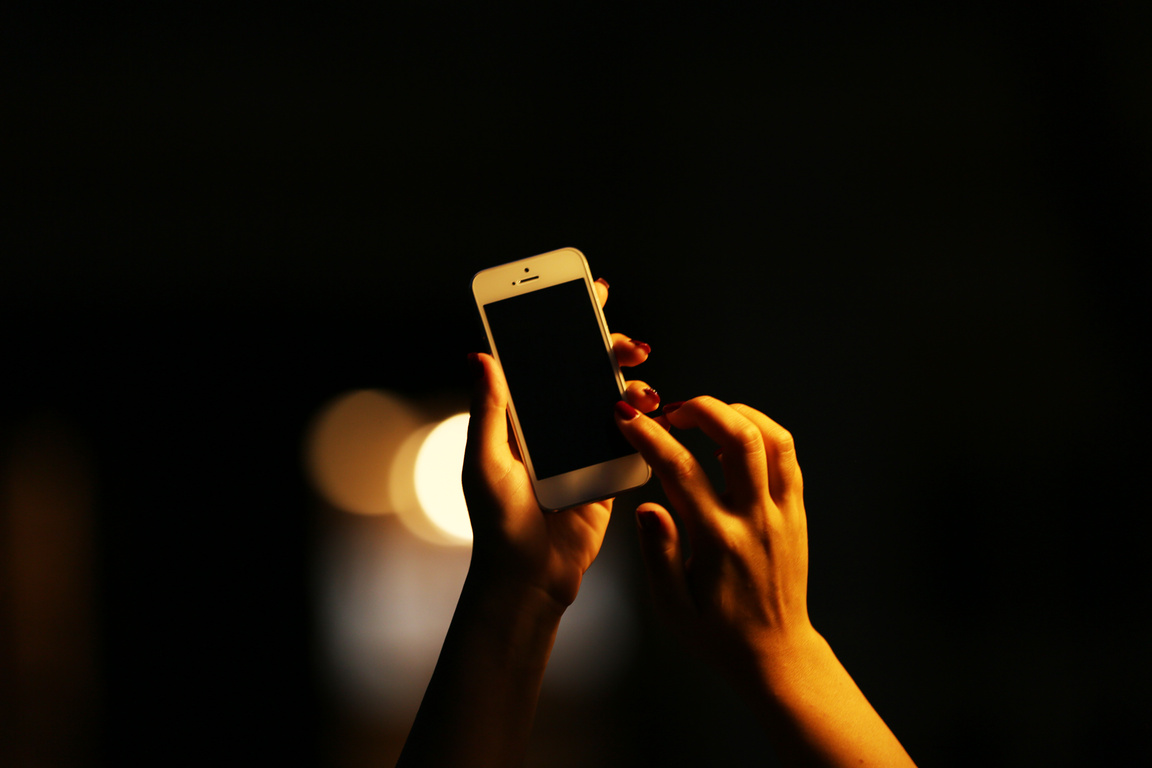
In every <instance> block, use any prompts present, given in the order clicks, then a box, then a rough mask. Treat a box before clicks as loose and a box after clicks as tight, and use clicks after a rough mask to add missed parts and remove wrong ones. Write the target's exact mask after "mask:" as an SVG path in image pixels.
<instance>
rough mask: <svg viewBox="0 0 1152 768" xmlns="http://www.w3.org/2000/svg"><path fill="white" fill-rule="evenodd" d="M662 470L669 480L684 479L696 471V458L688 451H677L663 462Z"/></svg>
mask: <svg viewBox="0 0 1152 768" xmlns="http://www.w3.org/2000/svg"><path fill="white" fill-rule="evenodd" d="M660 471H661V474H663V475H664V476H665V477H667V478H668V479H669V480H674V481H684V480H687V479H689V478H690V477H692V476H693V475H694V474H695V473H696V460H695V459H694V458H692V454H691V453H689V452H688V451H685V450H681V451H677V452H676V453H673V454H672V455H671V456H668V457H666V458H665V459H664V461H663V462H661V465H660Z"/></svg>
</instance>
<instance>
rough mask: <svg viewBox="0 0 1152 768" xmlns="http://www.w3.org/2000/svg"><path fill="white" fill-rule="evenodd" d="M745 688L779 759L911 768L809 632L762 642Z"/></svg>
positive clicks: (895, 741) (825, 646)
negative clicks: (762, 719) (766, 727)
mask: <svg viewBox="0 0 1152 768" xmlns="http://www.w3.org/2000/svg"><path fill="white" fill-rule="evenodd" d="M754 663H755V664H756V665H757V667H758V669H757V674H753V675H750V676H749V677H748V678H747V679H748V680H752V681H754V682H753V683H752V684H751V685H748V686H746V690H747V692H748V693H749V695H750V697H751V698H752V700H753V702H754V704H755V706H756V708H757V709H758V710H759V712H760V713H761V715H762V716H763V718H764V719H765V720H766V722H767V723H768V726H769V728H770V729H771V730H772V732H773V734H774V737H775V740H776V741H777V743H778V744H779V746H780V749H781V752H782V754H783V757H784V758H785V760H786V762H787V763H788V764H790V765H802V766H810V765H811V766H853V767H854V768H859V767H860V766H885V767H886V768H890V767H892V766H913V765H914V764H913V762H912V759H911V758H910V757H909V756H908V753H907V752H906V751H905V750H904V747H903V746H902V745H901V744H900V741H899V740H898V739H897V738H896V736H895V735H894V734H893V733H892V731H891V730H890V729H889V728H888V726H887V725H886V724H885V723H884V721H883V720H882V719H881V717H880V715H879V714H878V713H877V712H876V710H875V709H873V707H872V705H871V704H870V703H869V702H868V700H867V699H866V698H865V697H864V694H863V693H862V692H861V691H860V688H859V687H857V685H856V683H855V681H853V680H852V677H851V676H850V675H849V674H848V671H847V670H846V669H845V668H844V666H843V665H842V664H841V663H840V661H839V659H837V658H836V655H835V654H834V653H833V652H832V648H831V647H830V646H829V645H828V643H827V641H825V640H824V638H823V637H822V636H821V635H820V634H819V633H818V632H816V631H815V630H814V629H810V628H809V629H807V630H805V631H804V632H801V633H799V637H796V638H789V639H788V640H787V641H786V642H784V643H779V644H773V643H767V644H765V647H763V648H761V649H759V652H758V653H757V654H756V661H755V662H754Z"/></svg>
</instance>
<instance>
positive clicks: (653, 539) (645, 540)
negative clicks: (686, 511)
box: [636, 503, 692, 634]
mask: <svg viewBox="0 0 1152 768" xmlns="http://www.w3.org/2000/svg"><path fill="white" fill-rule="evenodd" d="M636 526H637V528H639V533H640V553H641V555H643V557H644V565H645V567H646V570H647V572H648V586H649V588H650V589H651V591H652V602H653V603H655V605H656V611H657V612H658V613H659V614H660V615H661V616H662V617H663V618H664V619H665V621H668V622H669V623H670V624H672V625H673V626H676V627H678V628H679V629H681V630H683V631H684V632H686V633H689V634H690V630H691V617H692V602H691V598H690V597H689V595H688V582H687V579H686V576H685V573H684V556H683V551H682V549H681V546H680V534H679V532H678V531H677V530H676V524H675V523H674V522H673V521H672V516H671V515H670V514H668V510H666V509H665V508H664V507H662V506H660V505H659V504H653V503H646V504H641V505H640V506H639V507H637V509H636Z"/></svg>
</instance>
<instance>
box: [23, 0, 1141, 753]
mask: <svg viewBox="0 0 1152 768" xmlns="http://www.w3.org/2000/svg"><path fill="white" fill-rule="evenodd" d="M385 7H387V10H385ZM157 8H158V7H156V6H155V4H140V5H138V6H135V7H133V6H131V5H129V6H119V5H118V6H105V5H99V6H98V7H97V6H95V5H93V6H92V7H90V8H88V9H86V10H76V9H71V8H67V7H63V6H60V5H54V4H51V3H49V4H38V5H36V7H35V10H27V9H25V10H22V11H21V10H12V9H9V10H7V11H4V19H3V23H0V63H2V67H0V72H2V74H0V78H2V79H0V82H2V85H3V89H4V92H5V94H6V95H5V96H4V98H3V106H2V107H0V110H2V113H3V119H2V120H0V153H2V154H0V162H2V166H0V178H2V181H0V184H2V189H3V195H4V199H3V205H2V209H0V340H2V342H3V353H2V359H3V361H4V363H3V372H2V374H0V376H2V379H0V380H2V381H3V385H2V386H3V389H4V397H3V401H2V403H0V408H2V410H0V427H2V428H3V430H4V439H5V445H6V446H7V447H6V448H5V450H6V451H7V453H6V454H5V455H6V456H8V457H9V470H8V471H9V473H10V476H12V477H15V476H16V474H18V473H15V470H14V469H12V468H13V467H15V468H17V469H18V468H19V466H20V465H19V462H18V461H17V459H19V457H20V456H22V455H24V454H25V453H27V451H26V450H25V448H26V445H27V444H29V442H28V441H29V440H32V441H33V442H35V441H34V440H33V438H28V437H27V436H28V435H33V436H34V435H38V434H42V433H44V429H47V430H48V433H50V434H54V435H57V436H59V435H65V436H66V437H65V438H61V439H60V440H62V441H63V442H62V444H65V445H66V446H71V447H70V448H68V449H67V450H70V451H73V453H74V454H76V455H80V456H82V457H84V458H83V460H81V461H79V465H82V466H83V467H87V468H88V469H87V470H84V471H87V472H89V475H87V476H89V477H90V487H91V499H92V503H91V510H93V514H92V517H91V525H90V529H89V530H90V532H91V546H90V548H89V551H90V555H91V557H90V562H91V573H92V574H93V575H92V580H91V585H92V586H91V595H92V602H91V606H90V610H91V614H92V619H91V623H90V625H85V626H90V627H91V633H90V637H89V636H75V637H73V638H72V639H73V640H74V641H75V643H76V644H77V646H84V647H86V648H89V649H90V652H91V654H92V660H93V661H92V665H91V666H92V669H94V670H95V673H94V674H95V679H96V681H97V682H95V683H93V684H92V685H91V686H90V687H89V690H90V691H92V693H91V697H90V701H89V704H86V705H78V706H76V707H73V708H72V709H69V710H68V711H69V712H81V713H85V712H86V713H89V714H88V715H84V716H82V717H80V720H79V721H77V722H79V724H76V723H74V722H71V721H69V720H68V718H67V717H65V716H64V715H61V716H59V717H56V716H51V717H48V716H45V717H41V716H40V715H34V714H31V715H30V714H27V713H28V712H40V711H41V710H43V711H46V712H51V711H53V710H52V708H51V706H50V705H45V706H47V709H44V708H43V707H41V709H36V708H35V707H31V706H30V705H28V706H26V703H25V702H24V701H23V700H22V699H21V696H22V695H31V694H29V693H28V692H29V691H32V690H45V689H44V688H43V687H41V686H37V685H35V684H33V683H29V682H28V679H29V678H28V677H27V675H25V674H24V671H22V670H23V669H24V668H23V666H22V662H21V661H20V658H22V657H20V656H19V655H18V654H16V652H15V651H12V650H11V647H7V648H6V649H5V650H6V652H7V651H11V652H10V653H9V655H8V659H9V660H8V661H7V662H6V663H5V667H4V669H5V675H6V676H7V678H8V680H9V683H11V682H12V681H13V680H16V681H17V682H19V681H20V680H24V681H25V682H24V683H23V684H12V685H9V686H8V690H9V692H10V694H12V695H10V696H7V697H6V698H7V703H6V704H5V707H6V709H5V712H6V713H7V714H9V715H13V714H15V713H21V712H24V713H25V717H26V720H25V721H24V724H23V725H19V723H20V722H21V721H20V720H19V718H17V720H16V721H12V720H11V719H10V722H17V723H18V725H10V726H9V728H8V733H7V737H8V738H10V739H13V740H14V742H13V743H17V742H18V743H20V744H25V745H28V744H33V745H39V746H35V747H27V748H28V749H30V750H32V749H41V750H48V751H49V752H52V750H55V755H56V758H57V761H56V764H89V763H93V762H103V763H106V764H116V765H121V764H125V763H128V764H135V763H145V762H146V763H155V762H166V763H167V762H173V761H176V762H183V761H188V762H193V761H195V762H202V761H203V760H205V759H211V758H213V757H216V756H219V755H223V754H229V755H237V756H239V757H240V758H249V759H259V760H261V762H266V763H273V762H276V763H289V764H316V763H332V762H335V761H336V758H334V757H333V755H334V754H335V753H336V752H338V751H339V750H337V749H335V748H334V747H333V745H332V742H333V739H334V738H337V737H334V736H333V735H332V734H333V733H338V732H339V730H340V726H339V720H340V715H339V713H338V712H337V711H336V708H335V707H334V706H333V705H332V703H331V697H330V695H329V694H328V693H327V692H326V690H325V686H324V684H323V682H322V679H321V676H320V675H319V674H318V672H317V669H318V662H317V656H318V650H317V640H316V637H317V627H316V618H315V611H314V609H313V604H312V602H311V599H310V591H309V590H310V587H309V585H310V584H311V583H312V582H311V579H312V569H313V566H314V563H315V553H314V548H313V544H312V543H313V541H314V538H315V531H316V527H317V521H316V514H315V502H314V498H313V496H312V494H311V491H310V490H309V489H308V486H307V484H306V482H305V479H304V476H303V472H302V470H301V462H300V452H301V447H300V446H301V440H302V437H303V434H304V430H305V426H306V424H307V423H308V420H309V419H310V418H311V417H312V415H313V414H314V413H315V411H316V410H317V409H318V408H319V407H320V406H321V404H323V403H324V402H325V401H327V400H328V399H330V398H331V397H333V396H335V395H336V394H338V393H340V392H343V391H346V390H349V389H352V388H357V387H382V388H388V389H391V390H393V391H396V392H400V393H402V394H406V395H409V396H413V397H417V396H424V395H427V394H429V393H447V394H448V395H453V394H458V393H462V392H463V391H464V390H465V388H466V384H465V382H466V374H465V365H464V360H465V355H466V353H467V352H468V351H470V350H472V349H475V348H478V347H479V345H480V343H481V339H480V335H479V332H478V330H477V323H476V320H475V310H474V308H473V307H472V306H471V304H470V297H469V294H468V282H469V279H470V277H471V275H472V274H473V273H474V272H476V271H477V270H479V269H481V268H483V267H487V266H491V265H493V264H497V263H501V262H504V261H509V260H512V259H515V258H520V257H524V256H528V255H532V254H535V253H540V252H543V251H547V250H552V249H554V248H558V247H561V246H574V247H577V248H580V249H581V250H582V251H583V252H584V253H585V254H586V255H587V256H588V258H589V261H590V263H591V265H592V269H593V272H594V273H595V274H596V275H598V276H604V277H606V278H607V279H608V280H609V281H610V282H611V285H612V297H611V299H610V302H609V305H608V308H607V315H608V320H609V323H610V325H611V326H612V327H613V328H614V329H617V330H621V331H624V332H626V333H628V334H630V335H633V336H635V337H637V338H640V339H642V340H644V341H646V342H648V343H650V344H651V345H652V347H653V355H652V358H651V361H650V362H649V363H648V364H647V365H646V367H645V369H644V370H643V372H642V375H643V377H644V378H645V379H646V380H648V381H649V382H650V383H651V384H653V385H654V386H655V387H656V388H657V389H659V390H660V391H661V393H662V395H663V396H664V399H665V400H666V401H670V400H678V399H683V398H686V397H690V396H693V395H696V394H702V393H709V394H713V395H716V396H719V397H721V398H725V399H730V400H740V401H744V402H748V403H750V404H753V405H755V406H757V407H759V408H760V409H762V410H764V411H765V412H767V413H768V414H770V415H772V416H773V417H774V418H776V419H777V420H778V421H780V422H781V423H783V424H784V425H785V426H787V427H788V428H789V429H791V430H792V431H793V432H794V433H795V435H796V436H797V440H798V445H799V450H800V457H801V461H802V464H803V467H804V470H805V478H806V486H807V503H808V511H809V525H810V538H811V549H812V555H811V566H812V573H811V585H810V595H809V597H810V608H811V612H812V615H813V619H814V621H815V623H816V625H817V628H818V629H820V630H821V631H822V632H823V633H824V634H825V635H826V636H827V637H828V638H829V640H830V641H831V643H832V645H833V647H834V648H835V649H836V650H837V652H838V654H839V655H840V657H841V659H842V660H843V661H844V662H845V664H846V665H847V667H848V669H849V670H850V671H851V672H852V673H853V674H854V676H855V677H856V679H857V681H858V682H859V683H860V685H861V687H862V688H863V689H864V691H865V692H866V694H868V696H869V697H870V699H871V700H872V701H873V702H874V703H875V704H876V706H877V708H878V709H879V710H880V712H881V714H882V715H884V716H885V718H886V719H887V721H888V722H889V724H890V725H891V726H892V728H893V729H894V730H895V732H896V733H897V734H898V735H899V736H900V737H901V739H902V740H903V741H904V743H905V745H906V746H907V747H908V749H909V751H910V752H911V754H912V755H913V757H914V758H915V759H917V760H918V761H919V762H921V764H924V765H933V764H934V765H945V766H946V765H969V764H971V763H973V762H979V763H980V764H984V765H1007V764H1020V763H1031V764H1045V765H1078V764H1100V763H1104V762H1107V761H1110V760H1115V759H1126V760H1128V761H1129V762H1130V763H1136V762H1140V761H1141V760H1144V761H1147V760H1148V759H1149V757H1152V752H1150V750H1152V748H1150V747H1149V744H1150V743H1152V741H1150V740H1149V739H1148V733H1147V706H1146V704H1145V702H1146V691H1147V690H1148V686H1149V684H1150V683H1152V680H1150V679H1149V678H1150V674H1149V665H1148V664H1147V662H1146V652H1147V647H1148V642H1147V635H1146V625H1147V612H1148V597H1149V569H1148V567H1147V561H1146V552H1147V543H1148V542H1147V540H1146V538H1145V537H1143V536H1142V535H1140V534H1139V533H1138V530H1139V528H1138V523H1139V522H1140V521H1141V519H1142V518H1143V517H1144V516H1145V513H1146V512H1147V510H1148V503H1147V500H1146V499H1147V494H1146V491H1145V490H1144V487H1143V485H1144V483H1143V481H1144V480H1145V478H1146V477H1147V471H1146V468H1145V467H1146V465H1145V462H1144V456H1145V454H1146V452H1145V450H1144V447H1145V442H1146V438H1145V434H1146V427H1147V409H1146V407H1145V405H1144V402H1145V399H1144V398H1145V392H1144V390H1143V389H1142V387H1141V386H1140V384H1139V381H1138V377H1137V369H1138V368H1140V367H1141V363H1140V359H1141V358H1146V357H1147V341H1146V336H1145V333H1144V327H1143V320H1144V302H1145V296H1146V292H1147V287H1148V285H1149V270H1148V266H1147V265H1148V254H1149V253H1152V247H1150V246H1152V242H1150V241H1152V235H1150V231H1152V230H1150V229H1149V221H1150V220H1152V219H1150V214H1152V210H1150V208H1152V205H1150V203H1152V197H1150V186H1149V178H1150V173H1152V98H1150V96H1149V94H1150V93H1152V61H1150V50H1152V49H1150V46H1149V45H1148V41H1149V40H1150V39H1152V24H1150V21H1152V19H1150V14H1149V11H1148V8H1147V7H1146V6H1143V7H1141V6H1138V5H1137V4H1131V5H1130V6H1125V5H1116V6H1109V7H1108V8H1107V9H1105V8H1096V9H1092V10H1086V9H1083V8H1075V7H1072V6H1063V5H1061V6H1059V7H1055V8H1045V9H1043V10H1042V11H1040V12H1037V13H1036V14H1034V15H1028V14H1023V13H1020V14H1017V13H1010V12H1007V11H1005V10H1003V8H1002V6H1000V5H999V4H988V6H986V7H981V6H980V5H975V6H954V5H952V4H932V7H931V8H923V7H914V8H898V7H896V6H885V8H884V9H880V10H876V9H873V10H868V11H864V10H852V11H844V10H836V11H833V10H830V9H808V10H804V11H779V12H775V11H765V12H760V13H757V14H756V15H744V14H738V13H735V12H724V11H717V12H712V11H709V12H708V13H707V14H706V15H702V14H701V13H700V12H678V11H674V10H672V9H670V8H665V7H657V6H651V7H643V6H637V7H622V6H618V5H612V4H604V5H598V4H594V5H577V4H566V5H563V6H556V7H553V8H550V9H548V10H544V9H541V8H538V7H526V8H521V9H517V10H506V11H490V10H484V11H480V10H478V9H475V8H469V9H462V8H459V7H456V6H454V5H448V4H421V5H420V6H419V8H418V9H417V8H416V7H405V6H404V5H403V4H400V5H397V4H388V5H387V6H385V5H383V4H382V5H381V6H379V7H377V8H375V9H373V10H369V11H365V10H363V9H350V8H347V7H337V6H332V7H328V6H317V7H316V8H315V9H314V10H311V11H298V10H289V9H287V8H284V7H279V6H270V7H267V8H258V7H252V8H247V9H245V10H230V11H227V12H223V13H211V12H208V11H206V10H204V9H203V8H200V7H192V6H188V7H184V8H183V9H181V8H171V7H168V6H167V5H166V4H164V8H163V10H158V9H157ZM44 424H48V425H50V426H49V427H46V428H43V429H42V428H41V427H42V425H44ZM38 425H39V426H38ZM37 430H40V431H37ZM53 430H55V431H53ZM60 440H58V441H57V443H56V444H60ZM49 442H51V441H49ZM22 446H23V447H22ZM22 451H24V453H21V452H22ZM65 452H67V451H65ZM76 452H78V453H76ZM49 453H51V451H49ZM69 455H72V454H69ZM12 457H16V458H12ZM48 463H49V464H51V462H48ZM12 482H18V481H12ZM61 482H66V480H62V481H61ZM652 493H655V491H653V492H652ZM635 501H636V499H630V500H628V501H627V503H625V502H624V501H622V502H621V508H622V509H623V510H625V514H621V515H618V516H617V519H616V520H614V523H613V527H612V530H611V531H610V533H609V536H610V537H614V538H615V540H617V541H618V542H619V541H625V540H627V539H628V538H629V537H634V535H635V534H634V533H633V531H632V528H631V523H630V521H629V519H628V517H629V516H628V514H627V510H629V509H630V508H631V506H633V505H634V503H635ZM16 508H17V506H16V505H13V504H9V506H8V507H6V508H5V509H6V510H7V511H6V512H5V515H6V518H7V520H8V524H9V528H8V529H6V530H8V531H9V533H8V534H7V535H8V539H9V545H10V546H9V550H12V549H13V548H17V547H18V546H19V537H18V536H17V535H16V534H12V533H11V531H12V530H15V528H13V525H15V524H14V523H12V520H14V519H15V516H16V514H17V512H15V511H13V510H15V509H16ZM632 543H634V542H628V543H627V544H625V546H628V545H630V544H632ZM9 561H10V562H15V560H13V559H12V558H11V551H9ZM61 567H64V566H61ZM634 575H635V576H636V580H635V583H634V584H631V583H630V584H629V585H628V589H629V590H631V591H633V592H634V593H635V594H636V596H637V605H638V606H639V607H638V609H637V610H638V611H639V612H640V613H641V615H642V617H643V621H644V622H645V623H644V627H645V633H644V639H643V642H642V644H641V647H640V649H639V651H638V653H637V658H636V660H635V663H634V664H633V665H632V667H631V670H632V671H631V672H630V674H629V677H628V679H625V680H622V681H621V682H620V685H619V690H618V691H617V692H616V693H615V694H614V695H613V696H612V697H610V698H609V699H608V700H607V701H605V702H602V703H600V704H598V705H597V707H596V708H595V712H594V714H587V713H585V714H587V717H586V718H585V719H581V718H577V717H573V718H571V719H566V718H564V717H563V716H562V715H559V714H556V712H562V708H561V709H547V707H549V706H551V705H550V704H549V703H548V702H547V701H546V702H545V704H544V707H545V709H543V710H542V712H541V722H542V728H544V729H545V732H548V729H551V730H553V731H555V730H560V731H567V732H568V733H580V732H581V729H586V730H587V731H588V732H589V733H591V734H594V735H593V736H589V737H588V738H589V739H590V741H591V743H596V744H599V743H602V744H603V753H602V754H603V764H604V765H633V764H646V763H649V762H651V763H653V764H654V763H656V762H657V761H664V762H663V764H713V765H718V764H732V765H743V764H759V762H758V761H760V760H762V759H764V755H763V754H759V753H758V752H759V750H761V749H763V748H764V742H763V740H762V739H761V738H760V737H758V736H749V735H748V731H749V728H750V726H751V720H750V718H749V717H748V716H747V715H745V714H743V710H742V709H741V708H740V706H739V704H738V703H737V702H736V700H735V699H734V697H733V696H732V694H731V693H730V692H729V691H728V690H727V689H726V688H725V687H724V686H723V685H722V684H720V683H718V682H717V681H715V680H714V679H713V678H712V677H711V676H709V674H708V673H706V672H705V671H703V670H700V669H699V668H698V667H697V666H696V662H695V661H693V660H692V659H691V657H689V656H688V655H687V654H685V653H684V652H683V651H681V650H680V649H679V648H678V647H677V646H676V645H675V644H674V643H672V642H671V641H668V640H666V639H665V635H664V633H663V630H662V629H661V628H660V627H659V626H658V625H657V624H655V623H654V622H653V621H652V620H651V617H650V616H649V614H648V612H647V609H646V607H645V606H646V603H644V601H643V600H642V596H643V585H642V583H641V582H640V577H639V574H638V572H637V573H636V574H634ZM8 584H9V585H10V586H8V587H6V588H5V591H4V592H3V593H2V594H3V596H4V599H5V602H4V603H3V606H4V609H5V612H6V613H5V616H4V619H5V621H6V622H7V623H8V624H9V625H10V626H9V629H12V627H13V626H14V625H15V624H16V622H17V621H18V620H19V619H20V616H21V615H23V614H21V613H20V610H19V609H18V608H14V607H13V606H19V605H23V603H21V602H20V599H19V589H20V587H19V580H18V579H9V580H8ZM9 646H11V643H9ZM60 653H62V654H65V655H67V654H68V653H69V651H68V647H67V646H66V645H65V646H64V648H63V650H62V651H60ZM46 669H51V664H50V663H49V666H48V667H46ZM25 671H26V670H25ZM22 675H24V676H23V677H22ZM21 685H23V687H21ZM65 687H67V686H65ZM45 695H47V694H45ZM557 706H559V705H557ZM38 718H39V719H38ZM85 718H88V719H85ZM397 727H399V728H400V729H401V731H402V729H403V727H406V726H403V725H402V724H401V725H399V726H397ZM30 734H31V735H30ZM540 751H541V752H543V753H547V752H548V750H547V743H545V744H543V745H542V747H541V749H540ZM10 754H16V753H15V752H10ZM29 754H30V753H29ZM381 759H382V760H383V759H384V758H381ZM364 760H365V762H370V756H369V757H366V758H364ZM21 764H24V763H21ZM27 764H32V763H31V762H29V763H27ZM540 764H548V761H547V760H544V761H542V762H541V763H540Z"/></svg>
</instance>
